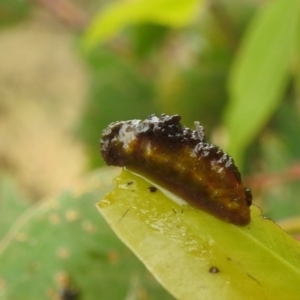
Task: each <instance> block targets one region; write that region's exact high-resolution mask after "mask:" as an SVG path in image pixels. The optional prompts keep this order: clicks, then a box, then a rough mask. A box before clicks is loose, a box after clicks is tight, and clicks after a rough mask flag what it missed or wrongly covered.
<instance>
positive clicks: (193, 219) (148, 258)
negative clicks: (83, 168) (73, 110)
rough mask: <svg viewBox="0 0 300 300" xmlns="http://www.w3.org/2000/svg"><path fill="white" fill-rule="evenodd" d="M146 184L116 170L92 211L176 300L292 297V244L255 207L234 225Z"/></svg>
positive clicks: (295, 276) (297, 265)
mask: <svg viewBox="0 0 300 300" xmlns="http://www.w3.org/2000/svg"><path fill="white" fill-rule="evenodd" d="M151 185H152V184H150V183H149V182H148V181H146V180H144V179H142V178H141V177H138V176H136V175H134V174H132V173H130V172H129V171H126V170H124V171H123V173H122V174H121V175H120V176H119V177H117V178H116V180H115V189H114V190H113V191H112V192H111V193H110V194H108V195H106V196H105V197H104V199H103V200H102V201H101V202H100V203H99V209H100V212H101V213H102V215H103V216H104V217H105V219H106V220H107V222H108V223H109V224H110V226H111V227H112V228H113V229H114V231H115V232H116V233H117V235H118V236H119V238H120V239H122V240H123V242H124V243H125V244H127V246H128V247H129V248H131V250H132V251H133V252H134V253H135V254H136V255H137V256H138V257H139V258H140V259H141V260H142V261H143V262H144V263H145V265H146V266H147V267H148V269H149V270H150V271H151V272H152V273H153V274H154V275H155V276H156V277H157V278H158V280H159V281H160V282H161V283H162V284H163V285H164V286H165V287H166V288H167V289H168V290H169V291H170V292H171V293H172V294H173V295H174V296H175V297H176V298H177V299H193V300H197V299H205V300H208V299H225V300H226V299H230V300H235V299H243V300H245V299H251V300H252V299H266V300H267V299H270V300H274V299H297V298H299V296H298V289H299V285H300V260H299V257H300V244H299V243H298V242H297V241H296V240H295V239H293V238H292V237H291V236H289V235H288V234H286V233H285V232H284V231H283V230H282V229H281V228H280V227H278V226H277V225H276V224H275V223H273V222H272V221H271V220H268V219H265V218H263V217H262V216H261V211H260V209H258V208H257V207H256V206H252V207H251V218H252V219H251V222H250V223H249V225H247V226H244V227H240V226H235V225H232V224H229V223H225V222H223V221H221V220H219V219H216V218H215V217H213V216H212V215H210V214H208V213H205V212H203V211H201V210H198V209H195V208H192V207H190V206H189V205H183V204H178V202H175V201H173V200H174V199H175V198H174V196H170V195H169V196H166V195H165V194H164V193H163V192H162V191H163V190H162V189H161V188H160V187H158V190H157V191H156V192H153V190H152V192H151V190H150V189H149V187H150V186H151ZM177 199H178V198H177Z"/></svg>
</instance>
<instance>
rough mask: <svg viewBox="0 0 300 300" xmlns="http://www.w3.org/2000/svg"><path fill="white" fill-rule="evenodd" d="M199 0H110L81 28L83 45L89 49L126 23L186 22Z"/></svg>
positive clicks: (176, 25) (183, 24) (175, 23)
mask: <svg viewBox="0 0 300 300" xmlns="http://www.w3.org/2000/svg"><path fill="white" fill-rule="evenodd" d="M202 1H203V0H185V1H181V0H137V1H121V2H117V3H114V4H112V5H110V6H109V7H108V8H107V9H106V10H105V11H100V12H98V14H97V15H96V16H95V18H94V19H93V20H92V22H91V24H90V25H89V26H88V28H87V30H86V32H85V35H84V38H83V47H84V48H86V49H90V48H92V47H94V46H95V45H96V44H97V43H101V42H103V41H104V40H107V39H109V38H111V37H112V36H114V35H115V34H116V33H118V32H119V31H120V30H121V29H123V28H124V27H125V26H128V25H133V24H138V23H156V24H161V25H167V26H171V27H182V26H186V25H187V24H188V23H190V22H191V21H192V18H193V15H194V14H195V12H196V8H197V5H199V3H201V2H202Z"/></svg>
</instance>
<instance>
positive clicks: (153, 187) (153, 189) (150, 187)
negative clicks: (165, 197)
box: [148, 186, 157, 193]
mask: <svg viewBox="0 0 300 300" xmlns="http://www.w3.org/2000/svg"><path fill="white" fill-rule="evenodd" d="M148 190H149V191H150V192H151V193H155V192H156V191H157V188H156V187H155V186H149V188H148Z"/></svg>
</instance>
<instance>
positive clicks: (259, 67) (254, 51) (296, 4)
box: [225, 0, 300, 161]
mask: <svg viewBox="0 0 300 300" xmlns="http://www.w3.org/2000/svg"><path fill="white" fill-rule="evenodd" d="M299 17H300V1H299V0H289V1H286V0H274V1H271V3H270V4H269V6H268V7H267V8H266V9H264V10H262V11H261V12H260V13H259V15H258V16H257V18H256V19H255V20H254V22H253V24H252V26H250V29H249V31H248V33H247V34H246V36H245V39H244V43H243V45H242V48H241V50H240V55H239V56H238V57H237V59H236V62H235V64H234V67H233V69H232V74H231V78H230V82H229V90H230V96H231V102H230V104H229V106H228V109H227V111H226V114H225V125H226V127H227V129H228V133H229V147H228V148H227V151H228V152H229V153H231V155H232V156H233V157H235V158H236V160H238V161H239V160H240V157H241V153H242V152H243V150H244V149H245V147H246V146H247V145H248V144H249V143H250V142H251V141H252V139H253V138H254V137H255V135H256V134H257V133H258V131H259V130H260V129H261V128H262V126H263V125H264V124H265V123H266V122H267V120H268V119H269V117H270V116H271V115H272V113H273V112H274V110H275V109H276V108H277V106H278V104H279V103H280V100H281V99H282V95H283V93H284V90H285V88H286V84H287V82H288V79H289V67H290V63H291V54H292V50H293V47H294V44H295V41H296V37H297V30H296V29H297V20H299Z"/></svg>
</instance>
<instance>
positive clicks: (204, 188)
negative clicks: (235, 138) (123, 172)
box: [100, 114, 252, 225]
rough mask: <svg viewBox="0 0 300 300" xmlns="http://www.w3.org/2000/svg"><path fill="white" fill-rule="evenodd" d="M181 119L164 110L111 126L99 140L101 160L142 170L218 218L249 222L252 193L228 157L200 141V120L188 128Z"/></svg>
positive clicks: (203, 140)
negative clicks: (144, 118)
mask: <svg viewBox="0 0 300 300" xmlns="http://www.w3.org/2000/svg"><path fill="white" fill-rule="evenodd" d="M180 119H181V118H180V116H179V115H173V116H168V115H164V114H163V115H161V116H160V117H156V116H155V115H151V116H149V117H148V118H147V119H146V120H144V121H141V120H130V121H122V122H115V123H112V124H110V125H109V126H108V127H107V128H106V129H105V130H104V131H103V134H102V140H101V143H100V147H101V154H102V156H103V158H104V160H105V162H106V163H107V164H108V165H114V166H120V167H124V166H126V167H128V168H130V169H132V170H133V171H136V172H137V173H141V174H142V175H145V176H147V177H149V179H151V180H152V181H154V182H157V183H158V184H160V185H162V186H164V187H165V188H167V189H168V190H170V191H172V192H173V193H175V194H177V195H179V196H180V197H182V198H183V199H184V200H186V201H187V202H188V203H189V204H190V205H192V206H194V207H196V208H199V209H202V210H205V211H206V212H208V213H211V214H212V215H214V216H216V217H218V218H219V219H222V220H224V221H226V222H229V223H233V224H236V225H246V224H248V223H249V221H250V209H249V206H250V205H251V201H252V196H251V193H250V191H249V190H248V189H245V188H244V186H243V184H242V182H241V176H240V173H239V171H238V169H237V168H236V166H235V165H234V162H233V159H232V158H231V157H230V156H229V155H227V154H226V153H224V152H223V151H222V150H221V149H220V148H219V147H217V146H215V145H212V144H210V143H208V142H207V141H206V140H205V135H204V130H203V127H202V126H201V125H200V124H199V123H195V124H196V130H191V129H189V128H187V127H184V126H182V125H181V124H180Z"/></svg>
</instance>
